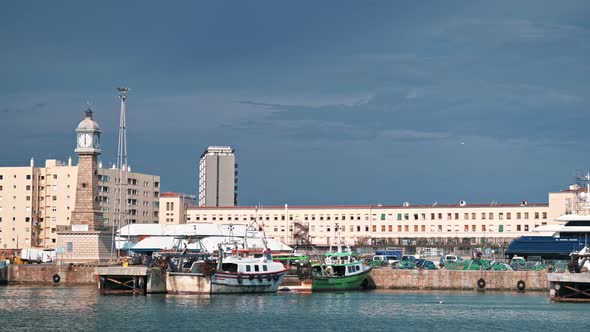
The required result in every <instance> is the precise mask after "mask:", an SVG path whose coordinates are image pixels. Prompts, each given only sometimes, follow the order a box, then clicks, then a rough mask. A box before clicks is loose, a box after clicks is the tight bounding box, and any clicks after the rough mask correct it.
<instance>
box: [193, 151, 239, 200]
mask: <svg viewBox="0 0 590 332" xmlns="http://www.w3.org/2000/svg"><path fill="white" fill-rule="evenodd" d="M237 169H238V165H237V164H236V157H235V155H234V150H233V149H232V148H231V147H229V146H210V147H208V148H207V149H206V150H205V151H204V152H203V153H202V154H201V160H200V162H199V206H236V205H237V204H238V170H237Z"/></svg>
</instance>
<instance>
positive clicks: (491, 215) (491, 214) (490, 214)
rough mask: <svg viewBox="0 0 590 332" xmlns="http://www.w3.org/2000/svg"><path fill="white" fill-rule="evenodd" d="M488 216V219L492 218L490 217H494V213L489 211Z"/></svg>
mask: <svg viewBox="0 0 590 332" xmlns="http://www.w3.org/2000/svg"><path fill="white" fill-rule="evenodd" d="M488 217H489V219H490V220H492V219H494V214H493V213H492V212H490V213H489V215H488Z"/></svg>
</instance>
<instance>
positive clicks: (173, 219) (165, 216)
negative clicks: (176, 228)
mask: <svg viewBox="0 0 590 332" xmlns="http://www.w3.org/2000/svg"><path fill="white" fill-rule="evenodd" d="M160 206H161V211H160V224H161V225H173V224H176V225H178V224H186V221H187V219H186V217H187V215H186V211H187V210H188V209H189V208H194V207H195V206H197V199H196V197H195V196H191V195H185V194H179V193H173V192H165V193H161V194H160Z"/></svg>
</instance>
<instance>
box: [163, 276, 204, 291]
mask: <svg viewBox="0 0 590 332" xmlns="http://www.w3.org/2000/svg"><path fill="white" fill-rule="evenodd" d="M166 293H169V294H211V278H210V277H208V276H205V275H203V274H202V273H182V272H168V273H167V274H166Z"/></svg>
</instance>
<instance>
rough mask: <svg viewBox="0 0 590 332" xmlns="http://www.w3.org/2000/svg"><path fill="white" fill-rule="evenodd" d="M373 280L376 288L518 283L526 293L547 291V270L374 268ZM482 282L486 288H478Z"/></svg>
mask: <svg viewBox="0 0 590 332" xmlns="http://www.w3.org/2000/svg"><path fill="white" fill-rule="evenodd" d="M371 279H372V280H373V283H374V286H375V288H377V289H425V290H429V289H430V290H476V289H484V290H502V291H505V290H518V288H517V285H518V283H519V281H523V282H524V289H525V290H527V291H548V290H549V281H548V280H547V272H546V271H459V270H444V269H442V270H394V269H374V270H372V271H371ZM480 279H483V280H484V282H485V287H483V288H480V287H478V281H479V280H480Z"/></svg>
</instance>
